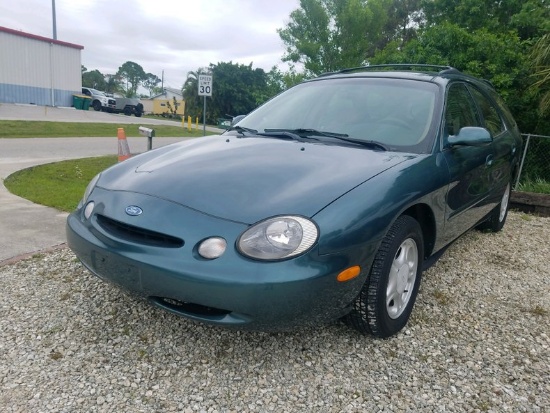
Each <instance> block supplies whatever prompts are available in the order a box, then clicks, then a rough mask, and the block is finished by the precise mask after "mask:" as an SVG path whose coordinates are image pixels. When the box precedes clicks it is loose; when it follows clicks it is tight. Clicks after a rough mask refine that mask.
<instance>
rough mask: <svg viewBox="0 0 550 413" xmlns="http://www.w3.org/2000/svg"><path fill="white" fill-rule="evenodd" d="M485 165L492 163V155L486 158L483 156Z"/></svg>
mask: <svg viewBox="0 0 550 413" xmlns="http://www.w3.org/2000/svg"><path fill="white" fill-rule="evenodd" d="M485 165H487V166H491V165H493V155H488V156H487V158H485Z"/></svg>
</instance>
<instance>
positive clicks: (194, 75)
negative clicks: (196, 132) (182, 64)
mask: <svg viewBox="0 0 550 413" xmlns="http://www.w3.org/2000/svg"><path fill="white" fill-rule="evenodd" d="M203 74H208V70H207V68H204V67H201V68H199V69H197V71H195V72H193V71H191V72H187V79H185V83H184V84H183V87H182V88H181V93H182V94H183V100H185V116H191V117H192V118H195V117H196V116H201V115H202V103H201V102H202V100H201V99H200V97H199V91H198V88H199V75H203Z"/></svg>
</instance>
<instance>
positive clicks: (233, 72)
mask: <svg viewBox="0 0 550 413" xmlns="http://www.w3.org/2000/svg"><path fill="white" fill-rule="evenodd" d="M201 74H211V75H212V77H213V83H214V84H213V90H212V97H211V98H209V97H207V98H206V99H207V113H206V118H207V122H208V123H214V124H215V123H217V120H218V118H226V117H228V116H236V115H246V114H247V113H249V112H250V111H252V110H253V109H255V108H256V107H257V106H259V105H260V104H262V103H263V102H265V101H266V100H268V99H269V98H271V97H272V96H273V94H276V93H278V90H276V89H270V88H269V87H268V75H267V74H266V73H265V71H264V70H263V69H253V68H252V63H251V64H249V65H243V64H235V63H232V62H220V63H218V64H210V66H209V67H208V68H199V69H198V70H197V71H194V72H189V73H188V74H187V79H186V81H185V83H184V85H183V89H182V93H183V96H184V99H185V112H186V116H192V117H193V118H194V117H195V116H199V117H201V118H202V110H203V102H204V98H203V97H202V96H198V77H199V75H201ZM272 93H273V94H272Z"/></svg>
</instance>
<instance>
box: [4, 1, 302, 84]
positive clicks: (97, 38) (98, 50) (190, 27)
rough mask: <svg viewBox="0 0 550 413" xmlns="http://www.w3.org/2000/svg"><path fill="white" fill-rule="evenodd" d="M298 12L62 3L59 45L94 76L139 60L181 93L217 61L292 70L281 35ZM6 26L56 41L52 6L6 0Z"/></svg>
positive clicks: (251, 6)
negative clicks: (74, 50) (71, 49)
mask: <svg viewBox="0 0 550 413" xmlns="http://www.w3.org/2000/svg"><path fill="white" fill-rule="evenodd" d="M298 7H299V0H55V9H56V16H57V39H58V40H61V41H65V42H69V43H75V44H78V45H81V46H84V50H82V64H83V65H84V66H86V68H87V69H88V70H94V69H97V70H99V71H100V72H101V73H103V74H112V73H115V72H116V71H117V70H118V68H119V66H121V65H122V64H123V63H125V62H127V61H133V62H136V63H138V64H139V65H141V67H143V70H145V72H146V73H153V74H155V75H157V76H158V77H159V78H160V77H161V76H162V71H163V70H164V86H165V87H174V88H178V89H179V88H181V86H182V85H183V82H185V78H186V75H187V72H189V71H191V70H193V71H194V70H196V69H198V68H199V67H205V66H208V65H209V64H210V63H214V64H216V63H218V62H230V61H232V62H233V63H242V64H250V63H251V62H252V67H253V68H262V69H264V70H265V71H269V70H271V68H272V67H273V66H274V65H278V66H279V67H280V68H281V70H286V68H287V66H286V64H283V63H282V62H281V57H282V56H283V54H284V45H283V43H282V41H281V39H280V37H279V35H278V34H277V29H278V28H283V27H285V26H286V24H287V23H288V22H289V16H290V13H291V12H292V11H293V10H295V9H297V8H298ZM0 26H4V27H8V28H10V29H15V30H22V31H24V32H27V33H31V34H35V35H39V36H44V37H49V38H52V37H53V24H52V1H51V0H0ZM214 81H215V80H214ZM214 87H215V86H214Z"/></svg>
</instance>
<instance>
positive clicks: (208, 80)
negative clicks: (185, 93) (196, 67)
mask: <svg viewBox="0 0 550 413" xmlns="http://www.w3.org/2000/svg"><path fill="white" fill-rule="evenodd" d="M199 96H212V75H199Z"/></svg>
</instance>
